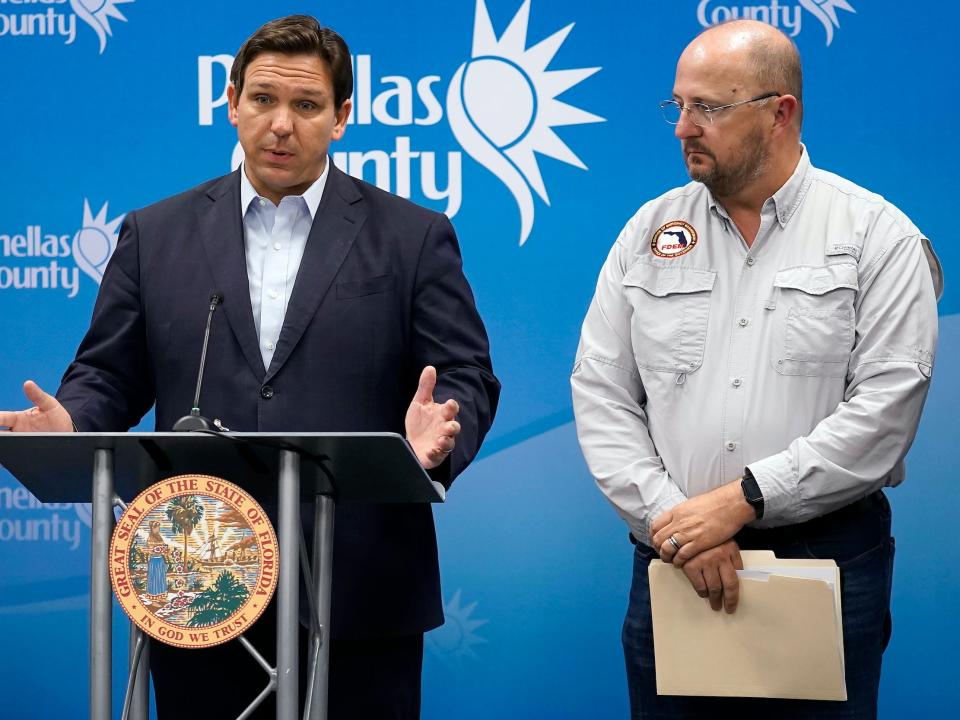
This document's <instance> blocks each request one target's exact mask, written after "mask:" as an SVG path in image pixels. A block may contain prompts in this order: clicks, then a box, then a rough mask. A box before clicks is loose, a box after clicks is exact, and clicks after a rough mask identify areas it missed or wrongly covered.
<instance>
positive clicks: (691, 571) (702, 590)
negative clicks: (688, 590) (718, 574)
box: [683, 564, 710, 598]
mask: <svg viewBox="0 0 960 720" xmlns="http://www.w3.org/2000/svg"><path fill="white" fill-rule="evenodd" d="M683 572H684V574H685V575H686V576H687V579H688V580H689V581H690V584H691V585H693V589H694V590H696V591H697V595H699V596H700V597H702V598H705V597H708V596H709V595H710V593H709V592H707V581H706V580H704V579H703V571H702V570H701V569H700V568H699V567H696V568H695V567H693V565H691V564H687V566H686V567H685V568H684V569H683Z"/></svg>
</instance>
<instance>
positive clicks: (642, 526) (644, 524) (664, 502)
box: [631, 488, 687, 550]
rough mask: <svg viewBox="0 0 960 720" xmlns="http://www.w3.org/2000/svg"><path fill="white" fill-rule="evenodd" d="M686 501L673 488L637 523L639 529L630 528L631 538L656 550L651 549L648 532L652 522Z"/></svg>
mask: <svg viewBox="0 0 960 720" xmlns="http://www.w3.org/2000/svg"><path fill="white" fill-rule="evenodd" d="M686 500H687V498H686V497H685V496H684V494H683V493H682V492H680V491H679V490H677V489H675V488H674V489H672V490H671V491H670V493H669V494H668V495H667V497H665V498H663V499H661V500H660V501H659V502H657V503H656V504H655V505H653V506H651V508H650V512H649V513H648V514H647V517H646V519H645V520H643V521H641V522H640V523H639V527H633V528H631V530H632V532H633V536H634V537H635V538H636V539H637V540H639V541H640V542H642V543H643V544H644V545H646V546H647V547H650V548H653V549H654V550H656V549H657V548H655V547H653V533H651V532H650V526H651V525H653V521H654V520H656V519H657V518H658V517H660V516H661V515H662V514H663V513H665V512H667V511H668V510H671V509H672V508H675V507H676V506H677V505H679V504H680V503H682V502H686Z"/></svg>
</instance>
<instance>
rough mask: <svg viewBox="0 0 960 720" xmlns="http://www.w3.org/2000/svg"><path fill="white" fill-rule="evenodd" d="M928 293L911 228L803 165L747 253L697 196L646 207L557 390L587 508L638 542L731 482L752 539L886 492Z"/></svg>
mask: <svg viewBox="0 0 960 720" xmlns="http://www.w3.org/2000/svg"><path fill="white" fill-rule="evenodd" d="M941 286H942V272H941V269H940V265H939V262H938V261H937V259H936V256H935V255H934V254H933V251H932V249H931V247H930V243H929V241H928V240H927V239H926V238H925V237H924V236H923V235H922V234H921V233H920V231H919V230H918V229H917V228H916V227H915V226H914V225H913V223H911V222H910V220H909V219H908V218H907V217H906V216H905V215H904V214H903V213H901V212H900V211H899V210H897V209H896V208H895V207H893V206H892V205H891V204H890V203H888V202H886V201H885V200H884V199H883V198H882V197H880V196H879V195H875V194H873V193H870V192H868V191H866V190H864V189H862V188H860V187H857V186H856V185H854V184H853V183H850V182H848V181H846V180H844V179H842V178H840V177H838V176H836V175H833V174H831V173H828V172H824V171H822V170H818V169H816V168H814V167H812V166H811V165H810V161H809V159H808V156H807V152H806V149H804V150H803V154H802V156H801V159H800V162H799V164H798V165H797V168H796V170H795V172H794V173H793V175H792V176H791V177H790V179H789V180H788V181H787V183H786V184H785V185H784V186H783V187H782V188H781V189H780V190H779V191H778V192H777V193H776V194H775V195H774V196H773V197H772V198H770V199H768V200H767V201H766V203H764V205H763V208H762V212H761V223H760V230H759V232H758V233H757V237H756V240H755V241H754V243H753V245H752V247H748V246H747V244H746V243H745V242H744V240H743V237H742V236H741V234H740V232H739V231H738V229H737V227H736V225H735V224H734V223H733V222H732V221H731V220H730V218H729V217H728V215H727V213H726V212H725V210H724V209H723V207H722V206H721V205H719V204H718V203H717V202H716V201H715V200H714V199H713V197H712V195H711V194H710V192H709V191H708V190H707V189H706V187H705V186H704V185H702V184H700V183H690V184H688V185H686V186H684V187H682V188H678V189H676V190H673V191H671V192H669V193H667V194H665V195H663V196H661V197H659V198H657V199H656V200H653V201H651V202H649V203H647V204H646V205H644V206H643V207H642V208H640V210H639V211H638V212H637V214H636V215H634V217H633V218H632V219H631V220H630V221H629V222H628V223H627V225H626V227H625V228H624V229H623V232H622V233H621V234H620V237H619V238H618V239H617V242H616V244H615V245H614V246H613V249H612V250H611V251H610V255H609V256H608V258H607V260H606V263H605V264H604V266H603V269H602V270H601V273H600V279H599V281H598V284H597V290H596V294H595V296H594V298H593V302H592V304H591V305H590V309H589V311H588V313H587V317H586V319H585V320H584V323H583V331H582V335H581V339H580V347H579V349H578V351H577V359H576V364H575V366H574V370H573V376H572V378H571V384H572V386H573V401H574V411H575V414H576V420H577V432H578V435H579V438H580V444H581V446H582V448H583V452H584V456H585V457H586V460H587V464H588V465H589V467H590V471H591V473H592V474H593V476H594V477H595V478H596V480H597V483H598V485H599V486H600V489H601V490H602V491H603V492H604V493H605V494H606V496H607V498H608V499H609V500H610V501H611V502H612V503H613V505H614V506H615V508H616V509H617V511H618V512H619V513H620V515H621V516H622V517H623V518H624V520H626V522H627V523H628V524H629V526H630V529H631V531H632V532H633V534H634V535H635V536H636V537H637V538H638V539H640V540H641V541H644V542H649V537H650V534H649V525H650V523H651V522H652V521H653V520H654V519H655V518H656V517H657V516H658V515H659V514H660V513H662V512H664V511H666V510H668V509H670V508H671V507H673V506H674V505H677V504H678V503H680V502H682V501H683V500H684V499H686V498H688V497H693V496H695V495H699V494H702V493H704V492H707V491H709V490H712V489H714V488H716V487H718V486H719V485H722V484H724V483H726V482H730V481H731V480H734V479H736V478H737V477H739V476H740V475H742V474H743V470H744V467H749V468H750V470H751V472H752V473H753V474H754V476H755V477H756V480H757V483H758V484H759V486H760V489H761V490H762V492H763V497H764V506H765V513H764V517H763V519H762V520H760V521H758V522H757V523H756V525H757V526H760V527H764V526H768V527H769V526H776V525H784V524H789V523H797V522H802V521H803V520H806V519H809V518H811V517H815V516H818V515H822V514H824V513H827V512H830V511H831V510H834V509H837V508H839V507H841V506H843V505H845V504H848V503H850V502H852V501H854V500H856V499H858V498H860V497H862V496H864V495H866V494H868V493H870V492H872V491H873V490H875V489H877V488H881V487H884V486H892V485H897V484H899V483H900V482H901V481H902V480H903V457H904V455H905V454H906V452H907V450H908V448H909V447H910V444H911V442H912V441H913V437H914V435H915V434H916V430H917V424H918V422H919V420H920V411H921V409H922V407H923V402H924V399H925V398H926V394H927V389H928V387H929V380H930V373H931V370H932V367H933V357H934V350H935V347H936V342H937V309H936V297H938V296H939V292H940V289H941Z"/></svg>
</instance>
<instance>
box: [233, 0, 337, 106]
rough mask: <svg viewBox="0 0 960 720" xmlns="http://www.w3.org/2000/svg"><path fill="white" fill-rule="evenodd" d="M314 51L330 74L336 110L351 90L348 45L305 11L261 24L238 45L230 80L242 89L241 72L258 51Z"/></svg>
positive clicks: (290, 52)
mask: <svg viewBox="0 0 960 720" xmlns="http://www.w3.org/2000/svg"><path fill="white" fill-rule="evenodd" d="M265 52H277V53H283V54H285V55H316V56H317V57H319V58H320V59H322V60H323V61H324V62H326V63H327V66H328V67H329V68H330V75H331V76H332V78H333V102H334V106H335V107H336V109H337V110H339V109H340V107H341V106H342V105H343V103H344V102H346V101H347V100H348V99H349V98H350V95H352V94H353V65H352V63H351V62H350V49H349V48H348V47H347V43H346V42H345V41H344V39H343V38H342V37H340V35H338V34H337V33H336V32H334V31H333V30H331V29H330V28H325V27H323V26H322V25H321V24H320V23H319V22H318V21H317V19H316V18H314V17H310V16H309V15H288V16H287V17H282V18H278V19H276V20H271V21H270V22H268V23H267V24H266V25H263V26H261V27H260V28H258V29H257V31H256V32H254V33H253V35H251V36H250V37H249V38H247V41H246V42H245V43H244V44H243V45H242V46H241V47H240V50H239V52H237V56H236V57H235V58H234V59H233V67H232V68H231V69H230V82H232V83H233V85H234V87H236V89H237V93H240V92H241V91H242V90H243V79H244V73H245V72H246V70H247V66H248V65H249V64H250V63H251V61H252V60H253V59H254V58H255V57H256V56H257V55H260V54H261V53H265Z"/></svg>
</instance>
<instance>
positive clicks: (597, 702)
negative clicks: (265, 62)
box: [0, 0, 960, 720]
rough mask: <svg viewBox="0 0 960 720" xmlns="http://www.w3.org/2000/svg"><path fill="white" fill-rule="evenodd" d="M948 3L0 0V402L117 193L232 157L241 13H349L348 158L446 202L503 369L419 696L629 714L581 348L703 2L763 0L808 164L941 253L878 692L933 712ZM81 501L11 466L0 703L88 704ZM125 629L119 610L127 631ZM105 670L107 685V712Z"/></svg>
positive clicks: (3, 524) (665, 176)
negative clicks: (580, 382) (887, 207)
mask: <svg viewBox="0 0 960 720" xmlns="http://www.w3.org/2000/svg"><path fill="white" fill-rule="evenodd" d="M944 8H945V6H944V5H943V4H940V3H932V2H928V3H911V4H908V3H905V2H899V1H894V0H884V1H880V0H767V2H766V4H765V3H764V2H763V0H751V4H748V3H745V2H743V1H742V0H741V1H740V2H736V1H735V0H648V1H646V2H623V1H622V0H621V1H615V0H593V1H592V2H590V3H586V4H585V3H581V2H573V1H572V0H569V1H565V0H551V1H549V2H548V1H547V0H533V2H532V3H525V2H523V0H486V3H485V4H484V2H482V0H481V2H479V3H477V2H475V0H458V1H455V2H450V0H444V1H441V0H416V1H415V2H409V3H396V2H388V1H387V0H363V1H359V2H354V3H338V4H333V3H330V4H327V3H321V2H280V1H275V2H271V3H262V2H253V1H252V0H231V2H224V3H219V2H202V3H198V2H183V1H180V0H164V1H163V2H159V1H157V0H19V1H15V0H0V66H2V67H3V69H4V71H5V72H4V82H5V88H6V89H5V92H4V103H3V104H2V107H3V111H2V112H0V137H2V138H3V150H4V152H3V165H2V169H0V338H2V339H3V340H2V342H3V352H2V366H0V367H2V373H0V379H2V383H0V407H21V406H22V405H23V404H24V400H23V398H22V395H21V391H20V383H21V381H22V380H23V379H26V378H28V377H30V378H34V379H36V380H37V381H38V382H40V383H41V385H43V386H45V387H47V388H48V389H50V390H51V391H52V390H53V389H55V388H56V386H57V384H58V380H59V377H60V374H61V373H62V371H63V369H64V368H65V367H66V365H67V364H68V362H69V361H70V359H71V358H72V355H73V352H74V350H75V348H76V346H77V343H78V342H79V340H80V338H81V336H82V334H83V332H84V330H85V328H86V325H87V322H88V319H89V315H90V311H91V307H92V304H93V301H94V298H95V295H96V292H97V287H98V280H99V277H100V274H101V273H102V270H103V265H104V263H105V261H106V259H107V257H108V256H109V252H110V250H111V249H112V243H114V242H115V234H114V233H115V231H116V228H117V227H118V222H119V219H120V218H122V216H123V214H124V213H125V212H127V211H129V210H131V209H134V208H139V207H142V206H144V205H147V204H149V203H152V202H154V201H156V200H158V199H160V198H162V197H165V196H167V195H170V194H173V193H175V192H178V191H180V190H183V189H186V188H188V187H191V186H193V185H195V184H197V183H199V182H201V181H203V180H205V179H207V178H210V177H213V176H216V175H220V174H222V173H224V172H227V171H229V170H230V169H231V167H232V166H233V164H234V163H235V162H236V160H237V158H235V157H234V153H235V145H236V134H235V131H234V129H233V128H232V127H231V126H230V125H229V123H228V122H227V115H226V105H225V92H224V91H225V83H226V69H227V67H228V66H229V63H230V61H231V59H232V54H233V53H234V52H235V51H236V49H237V48H238V47H239V46H240V44H241V43H242V42H243V40H244V39H245V38H246V36H247V35H249V33H250V32H252V30H253V29H254V28H255V27H257V26H258V25H260V24H261V23H262V22H264V21H266V20H269V19H271V18H273V17H277V16H280V15H283V14H287V13H291V12H308V13H312V14H315V15H317V16H318V17H319V18H320V20H321V22H323V23H325V24H328V25H330V26H331V27H334V28H336V29H337V30H338V31H339V32H341V33H342V34H343V35H344V36H345V37H346V38H347V40H348V42H349V43H350V47H351V51H352V53H353V55H354V65H355V69H356V75H357V90H356V93H355V98H354V100H355V111H354V116H353V118H352V122H351V125H350V127H349V128H348V131H347V134H346V137H345V139H344V140H343V141H341V142H340V143H339V144H337V145H335V146H334V147H333V150H334V151H335V153H336V154H335V161H336V162H337V164H338V165H340V166H341V167H345V168H347V169H348V170H349V171H350V172H352V173H354V174H357V175H361V174H362V176H363V177H364V178H365V179H368V180H370V181H373V182H377V183H378V184H379V185H381V186H383V187H385V188H387V189H390V190H392V191H394V192H398V193H400V194H404V195H406V196H409V197H411V198H412V199H413V200H414V201H416V202H419V203H421V204H424V205H427V206H429V207H432V208H435V209H438V210H441V211H445V212H447V213H448V214H450V215H451V216H452V218H453V223H454V225H455V227H456V229H457V231H458V233H459V236H460V240H461V243H462V247H463V255H464V260H465V265H466V270H467V274H468V277H469V279H470V281H471V283H472V285H473V288H474V291H475V293H476V295H477V300H478V304H479V307H480V310H481V313H482V314H483V317H484V319H485V321H486V323H487V327H488V330H489V332H490V337H491V344H492V350H493V357H494V365H495V369H496V372H497V375H498V376H499V377H500V378H501V380H502V381H503V386H504V393H503V398H502V402H501V407H500V412H499V414H498V416H497V421H496V424H495V426H494V428H493V431H492V433H491V435H490V437H489V438H488V441H487V444H486V446H485V447H484V450H483V453H482V456H481V458H480V459H479V460H478V461H477V462H476V463H474V465H473V466H472V467H471V469H470V470H469V471H468V472H467V473H466V474H465V475H464V476H463V477H462V478H461V479H460V480H458V482H457V483H456V485H455V486H454V488H453V491H452V492H451V493H450V496H449V500H448V502H447V504H446V505H445V506H441V507H438V508H436V511H435V516H436V519H437V525H438V529H439V535H440V547H441V562H442V571H443V585H444V602H445V605H446V610H447V624H446V625H445V626H443V627H442V628H440V629H439V630H437V631H435V632H433V633H431V634H430V635H429V636H428V639H427V653H426V658H425V673H424V711H423V716H424V718H447V717H458V718H461V719H463V720H469V719H470V718H487V717H528V718H552V719H559V718H581V717H587V716H590V717H625V715H626V711H627V700H626V687H625V686H626V684H625V678H624V671H623V668H622V660H621V654H620V646H619V627H620V623H621V620H622V615H623V611H624V609H625V606H626V598H627V590H628V586H629V574H630V565H631V546H630V545H629V544H628V543H627V541H626V530H625V528H624V527H623V526H622V525H621V523H620V521H619V520H618V519H617V518H616V517H615V515H614V513H613V512H612V510H611V509H610V508H609V507H608V506H607V504H606V501H605V500H603V499H602V497H601V495H600V493H599V492H598V491H597V490H596V489H595V487H594V485H593V481H592V480H591V478H590V476H589V474H588V473H587V471H586V468H585V466H584V464H583V461H582V459H581V457H580V453H579V450H578V447H577V442H576V437H575V432H574V429H573V425H572V417H573V416H572V411H571V403H570V393H569V385H568V376H569V372H570V369H571V365H572V361H573V356H574V351H575V349H576V344H577V339H578V334H579V326H580V323H581V321H582V319H583V315H584V313H585V311H586V308H587V305H588V303H589V300H590V297H591V295H592V292H593V287H594V283H595V280H596V275H597V271H598V270H599V268H600V265H601V263H602V261H603V259H604V257H605V256H606V253H607V251H608V250H609V247H610V246H611V244H612V242H613V240H614V238H615V237H616V235H617V233H618V232H619V231H620V229H621V227H622V226H623V224H624V223H625V221H626V220H627V218H629V217H630V216H631V215H632V214H633V212H634V211H635V210H636V208H637V207H639V205H640V204H641V203H643V202H644V201H646V200H647V199H649V198H651V197H654V196H656V195H659V194H660V193H662V192H664V191H665V190H667V189H669V188H671V187H674V186H676V185H678V184H682V183H684V182H686V175H685V172H684V168H683V164H682V162H681V158H680V153H679V151H678V147H677V142H676V141H675V139H674V138H673V137H672V134H671V128H670V127H669V126H667V125H666V124H664V122H663V121H662V120H661V118H660V115H659V112H658V110H657V103H658V101H660V100H661V99H663V98H665V97H669V95H670V91H671V87H672V82H673V71H674V64H675V61H676V58H677V56H678V55H679V53H680V51H681V50H682V48H683V47H684V45H685V44H686V43H687V42H688V41H689V40H690V39H691V37H692V36H693V35H694V34H695V33H696V32H697V31H698V30H699V29H700V27H701V26H702V25H703V24H705V23H712V22H715V21H717V20H723V19H726V18H728V17H735V16H736V17H743V16H748V17H758V18H759V19H762V20H766V21H768V22H771V23H772V24H777V25H778V26H779V27H781V28H784V29H785V30H786V31H787V32H788V33H789V34H791V35H793V36H794V39H795V41H796V42H797V44H798V46H799V47H800V50H801V53H802V55H803V59H804V70H805V80H806V83H805V131H804V141H805V142H806V144H807V147H808V149H809V151H810V155H811V158H812V160H813V162H814V163H815V164H817V165H819V166H820V167H823V168H825V169H828V170H832V171H834V172H837V173H839V174H841V175H843V176H845V177H848V178H850V179H851V180H853V181H855V182H857V183H859V184H861V185H864V186H866V187H868V188H870V189H871V190H874V191H876V192H880V193H882V194H884V195H885V196H886V197H887V198H889V199H890V200H891V201H892V202H894V203H895V204H896V205H898V206H899V207H900V208H901V209H902V210H904V211H905V212H906V213H907V214H908V215H909V216H910V217H911V218H912V219H913V220H914V221H915V222H916V223H917V224H918V225H919V226H920V227H921V229H923V230H924V232H926V233H927V234H928V235H929V236H930V237H931V238H932V240H933V243H934V246H935V248H936V251H937V253H938V254H939V256H940V258H941V260H942V261H943V265H944V267H945V269H946V274H947V289H946V293H945V295H944V297H943V299H942V301H941V303H940V312H941V341H940V350H939V353H938V358H937V365H936V371H935V374H934V381H933V389H932V391H931V393H930V399H929V401H928V403H927V409H926V413H925V416H924V420H923V423H922V425H921V428H920V432H919V435H918V438H917V441H916V443H915V446H914V448H913V450H912V451H911V454H910V456H909V458H908V463H907V467H908V480H907V481H906V483H905V484H904V485H903V486H902V487H900V488H898V489H896V490H894V491H892V492H890V493H889V496H890V499H891V502H892V505H893V507H894V524H895V532H896V534H897V536H898V557H897V563H896V578H895V584H894V590H893V595H894V600H893V602H894V634H893V640H892V644H891V646H890V648H889V650H888V652H887V654H886V656H885V661H884V669H883V684H882V689H881V705H882V713H881V714H882V716H883V717H889V718H897V717H901V716H904V715H906V714H907V713H908V712H909V713H911V714H914V715H915V716H917V717H942V716H946V715H947V714H948V708H951V707H953V708H955V707H957V705H958V703H960V689H958V685H957V683H956V682H955V681H954V669H955V668H956V667H957V661H958V659H960V657H958V654H960V653H958V650H957V648H958V646H960V630H958V628H957V624H956V622H955V620H954V617H953V616H952V615H951V614H950V612H949V608H950V606H951V599H952V598H953V597H954V593H956V592H957V591H958V590H960V557H958V552H957V549H956V543H955V542H954V540H953V533H952V531H951V528H952V526H953V525H954V524H955V517H956V514H957V511H958V509H960V503H958V501H957V496H956V493H954V492H953V487H952V483H951V481H952V480H953V477H952V473H951V471H950V461H949V458H948V457H944V456H943V455H942V453H943V452H944V451H946V450H947V449H948V447H949V446H948V443H950V445H955V441H953V442H951V441H949V437H950V436H954V433H951V431H950V430H949V427H950V424H951V422H952V421H953V418H954V416H953V414H952V410H953V408H955V407H956V405H957V401H958V400H960V387H958V378H960V374H958V372H957V363H958V357H960V322H958V318H957V317H956V313H957V312H958V311H960V294H958V292H957V291H956V289H955V288H954V287H953V286H952V284H951V283H950V277H951V273H952V271H953V269H954V268H955V267H957V266H958V264H960V250H958V248H957V246H955V245H953V244H952V242H951V238H950V233H951V230H950V229H949V228H950V227H951V226H952V225H951V220H950V219H949V217H950V216H951V215H953V214H954V212H953V211H951V210H950V203H951V201H950V200H949V197H951V196H952V193H953V192H954V191H955V189H956V181H955V180H952V179H951V178H955V176H956V168H955V153H953V152H952V151H951V150H950V144H951V143H952V141H953V138H954V137H955V125H956V118H955V117H954V116H953V115H952V113H953V112H955V111H957V110H958V104H957V102H958V101H957V97H958V92H957V91H958V87H957V72H956V69H957V68H956V59H955V58H956V55H955V49H954V44H955V32H954V29H953V23H952V22H951V21H950V20H951V18H949V17H948V16H947V14H946V11H945V9H944ZM121 18H125V20H124V19H121ZM574 24H575V25H574ZM556 71H566V72H556ZM558 97H559V98H560V99H559V100H558V99H556V98H558ZM151 423H152V420H151V419H150V418H147V419H146V420H145V422H144V425H143V427H144V428H145V429H149V428H150V427H151ZM89 518H90V514H89V509H88V508H87V507H85V506H73V505H63V506H55V505H43V506H41V505H40V504H39V503H37V502H36V501H35V500H33V499H32V498H31V497H30V496H29V494H28V493H27V492H26V491H25V490H24V489H23V488H22V487H21V486H20V485H19V484H18V483H17V482H16V481H15V480H13V479H12V478H11V477H10V476H9V475H7V474H5V473H4V474H0V561H2V563H0V567H2V572H0V637H2V638H3V640H4V643H3V644H4V652H2V653H0V690H2V691H3V692H2V694H3V697H4V707H3V710H2V711H0V715H2V716H3V717H4V718H17V719H20V718H24V719H26V718H51V717H71V718H72V717H83V716H85V715H86V712H87V710H86V708H87V689H86V682H87V661H86V633H87V610H88V599H87V592H88V585H89V577H88V560H87V552H88V548H89V539H90V529H89ZM125 632H126V624H125V622H124V621H123V618H122V617H121V616H120V615H119V614H118V615H117V618H116V628H115V638H116V645H117V651H118V653H119V654H120V655H123V652H122V651H123V648H124V644H125V641H126V634H125ZM121 693H122V687H121V683H120V682H119V681H118V682H117V684H116V694H117V701H116V707H117V708H118V712H119V705H120V700H119V698H120V695H121Z"/></svg>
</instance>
